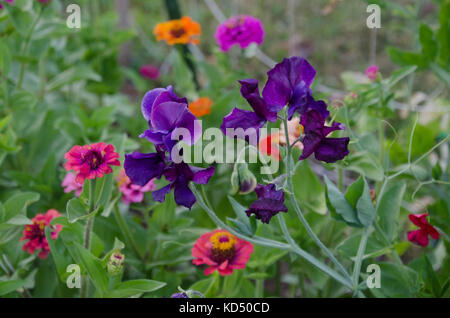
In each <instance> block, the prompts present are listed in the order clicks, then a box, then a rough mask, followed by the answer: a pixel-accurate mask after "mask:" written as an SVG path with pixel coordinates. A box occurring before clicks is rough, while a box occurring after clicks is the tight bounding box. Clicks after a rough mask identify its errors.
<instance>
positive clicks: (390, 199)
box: [377, 182, 406, 241]
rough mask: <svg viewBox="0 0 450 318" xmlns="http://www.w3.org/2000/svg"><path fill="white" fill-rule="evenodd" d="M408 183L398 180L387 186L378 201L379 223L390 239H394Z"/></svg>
mask: <svg viewBox="0 0 450 318" xmlns="http://www.w3.org/2000/svg"><path fill="white" fill-rule="evenodd" d="M405 189H406V184H405V183H404V182H397V183H394V184H392V185H391V186H389V187H387V188H386V190H385V191H384V193H383V195H382V197H381V198H379V200H380V202H379V203H378V209H377V216H378V221H377V222H378V224H379V226H380V228H381V230H382V231H383V232H384V234H385V235H386V237H387V239H388V240H389V241H392V240H393V239H394V236H395V232H396V229H397V220H398V216H399V213H400V206H401V204H402V200H403V195H404V194H405Z"/></svg>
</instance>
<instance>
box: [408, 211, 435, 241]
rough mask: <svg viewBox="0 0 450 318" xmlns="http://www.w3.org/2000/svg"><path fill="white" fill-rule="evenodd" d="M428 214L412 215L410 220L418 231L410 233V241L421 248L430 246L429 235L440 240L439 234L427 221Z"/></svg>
mask: <svg viewBox="0 0 450 318" xmlns="http://www.w3.org/2000/svg"><path fill="white" fill-rule="evenodd" d="M427 216H428V213H423V214H410V215H409V220H410V221H411V222H412V223H413V224H414V225H416V226H418V227H419V229H418V230H415V231H409V232H408V241H410V242H412V243H416V244H418V245H420V246H428V243H429V240H428V235H430V236H431V237H432V238H433V239H435V240H437V239H438V238H439V232H438V231H437V230H436V229H435V228H434V227H433V226H432V225H430V223H428V221H427Z"/></svg>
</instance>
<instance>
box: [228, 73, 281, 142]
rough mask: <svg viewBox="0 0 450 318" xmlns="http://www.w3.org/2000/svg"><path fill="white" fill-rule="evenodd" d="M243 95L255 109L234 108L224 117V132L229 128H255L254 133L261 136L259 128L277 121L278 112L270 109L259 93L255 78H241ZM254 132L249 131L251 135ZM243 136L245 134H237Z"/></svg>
mask: <svg viewBox="0 0 450 318" xmlns="http://www.w3.org/2000/svg"><path fill="white" fill-rule="evenodd" d="M239 83H240V84H241V95H242V96H243V97H244V98H245V99H246V100H247V102H248V103H249V104H250V106H251V107H252V109H253V111H250V110H242V109H239V108H234V109H233V110H232V111H231V113H229V114H228V115H227V116H225V117H224V118H223V123H222V126H221V127H220V128H221V129H222V132H223V133H224V134H225V135H227V131H226V130H227V128H232V129H237V128H242V129H243V130H247V129H248V128H253V129H254V131H253V133H254V134H256V136H257V137H259V129H260V128H261V127H262V126H263V125H264V124H265V123H266V122H267V121H271V122H276V121H277V113H276V112H273V111H270V110H269V109H268V107H267V104H266V102H265V101H264V99H263V98H262V97H261V95H260V94H259V89H258V81H257V80H255V79H245V80H240V81H239ZM250 133H252V132H251V131H249V135H250ZM237 137H238V138H243V136H237Z"/></svg>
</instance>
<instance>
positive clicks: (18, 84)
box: [16, 6, 43, 90]
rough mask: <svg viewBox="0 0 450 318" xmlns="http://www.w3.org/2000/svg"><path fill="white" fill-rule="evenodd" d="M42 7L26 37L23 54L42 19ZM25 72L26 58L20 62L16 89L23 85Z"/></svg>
mask: <svg viewBox="0 0 450 318" xmlns="http://www.w3.org/2000/svg"><path fill="white" fill-rule="evenodd" d="M42 7H43V6H39V12H38V15H37V18H36V19H35V20H34V22H33V24H32V25H31V27H30V30H29V31H28V34H27V36H26V38H25V42H24V46H23V50H22V53H21V55H22V56H23V55H25V53H26V52H27V49H28V45H29V44H30V40H31V35H32V34H33V31H34V28H35V27H36V25H37V24H38V22H39V20H40V19H41V15H42ZM24 74H25V59H24V60H23V61H22V63H21V64H20V71H19V79H18V80H17V86H16V89H18V90H19V89H20V87H21V86H22V81H23V76H24Z"/></svg>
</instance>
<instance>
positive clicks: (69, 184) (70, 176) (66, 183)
mask: <svg viewBox="0 0 450 318" xmlns="http://www.w3.org/2000/svg"><path fill="white" fill-rule="evenodd" d="M75 179H76V176H75V173H72V172H68V173H67V174H66V176H65V177H64V180H63V182H62V183H61V186H62V187H63V188H64V192H65V193H69V192H72V191H75V195H76V196H77V197H79V196H80V194H81V192H83V184H80V183H78V182H77V181H76V180H75Z"/></svg>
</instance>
